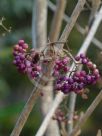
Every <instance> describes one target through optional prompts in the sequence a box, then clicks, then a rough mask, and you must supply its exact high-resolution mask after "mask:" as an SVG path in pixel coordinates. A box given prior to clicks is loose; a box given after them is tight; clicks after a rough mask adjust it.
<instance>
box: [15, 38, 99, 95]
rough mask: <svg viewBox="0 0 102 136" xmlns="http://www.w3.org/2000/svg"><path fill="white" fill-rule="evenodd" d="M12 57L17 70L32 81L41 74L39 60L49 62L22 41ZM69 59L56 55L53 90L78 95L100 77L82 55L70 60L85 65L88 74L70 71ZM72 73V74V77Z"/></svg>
mask: <svg viewBox="0 0 102 136" xmlns="http://www.w3.org/2000/svg"><path fill="white" fill-rule="evenodd" d="M13 55H14V61H13V63H14V64H15V65H16V67H17V69H18V70H19V71H20V72H22V73H25V74H28V75H29V76H30V77H31V78H33V79H36V77H38V76H39V75H40V73H41V72H42V68H41V64H40V62H41V60H42V62H43V63H44V62H46V63H48V62H49V61H48V59H47V58H46V54H44V55H43V53H42V51H41V52H38V51H36V50H34V49H31V50H28V44H26V43H25V42H24V40H19V42H18V44H17V45H15V46H14V50H13ZM50 57H51V55H50ZM52 57H53V56H52ZM48 58H49V57H48ZM44 59H45V60H44ZM71 59H72V58H71V56H70V57H68V56H67V55H66V54H65V55H64V56H63V57H61V56H59V55H57V56H56V60H55V64H54V67H53V75H54V76H55V77H56V80H57V81H56V84H55V89H56V90H58V91H62V92H63V93H64V94H67V93H69V92H71V91H73V92H75V93H80V92H81V91H82V90H83V88H85V87H86V86H87V85H90V84H95V83H96V81H97V79H98V78H99V77H100V75H99V70H98V69H97V67H96V65H95V64H93V63H92V62H91V61H90V60H89V59H88V58H87V57H86V56H85V55H84V54H80V55H79V56H77V57H75V59H72V60H73V61H75V63H77V64H83V65H85V66H86V67H87V68H88V73H86V71H84V70H82V71H77V70H76V71H70V60H71ZM68 72H69V73H70V76H66V74H67V73H68ZM73 72H74V74H73V75H72V73H73Z"/></svg>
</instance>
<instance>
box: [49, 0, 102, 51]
mask: <svg viewBox="0 0 102 136" xmlns="http://www.w3.org/2000/svg"><path fill="white" fill-rule="evenodd" d="M48 6H49V8H50V9H51V10H52V11H55V10H56V6H55V5H54V4H53V3H52V2H51V1H50V0H48ZM63 19H64V20H65V21H66V22H67V23H69V21H70V17H68V16H67V15H66V14H64V16H63ZM75 26H76V28H77V30H78V31H79V32H80V33H81V34H82V35H84V34H85V29H84V28H82V27H81V26H80V25H79V24H78V23H76V24H75ZM92 43H93V44H95V45H96V47H98V48H99V49H101V50H102V43H101V42H100V41H99V40H97V39H96V38H95V37H94V38H93V39H92Z"/></svg>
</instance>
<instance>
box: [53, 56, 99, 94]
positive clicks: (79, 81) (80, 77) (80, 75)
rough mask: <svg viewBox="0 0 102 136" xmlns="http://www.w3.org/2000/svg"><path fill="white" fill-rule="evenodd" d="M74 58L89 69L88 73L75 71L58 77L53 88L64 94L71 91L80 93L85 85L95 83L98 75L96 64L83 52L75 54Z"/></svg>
mask: <svg viewBox="0 0 102 136" xmlns="http://www.w3.org/2000/svg"><path fill="white" fill-rule="evenodd" d="M75 59H76V61H78V62H80V63H82V64H84V65H86V66H87V68H88V69H89V73H88V74H87V73H86V72H85V71H76V72H75V73H74V74H73V75H72V76H71V77H68V76H60V77H58V79H57V82H56V87H55V88H56V90H60V91H62V92H63V93H65V94H67V93H69V92H71V91H73V92H75V93H80V92H81V90H82V89H83V88H85V87H86V86H87V85H90V84H95V83H96V81H97V79H98V78H99V77H100V75H99V70H98V69H97V68H96V65H95V64H93V63H92V62H91V61H90V60H89V59H88V58H86V57H85V55H84V54H80V56H77V57H76V58H75Z"/></svg>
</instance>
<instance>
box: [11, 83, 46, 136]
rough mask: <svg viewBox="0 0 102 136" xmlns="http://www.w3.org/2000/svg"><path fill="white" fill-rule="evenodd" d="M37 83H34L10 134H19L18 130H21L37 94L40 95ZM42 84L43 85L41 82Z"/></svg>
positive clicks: (17, 135) (16, 135) (14, 135)
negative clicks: (34, 85)
mask: <svg viewBox="0 0 102 136" xmlns="http://www.w3.org/2000/svg"><path fill="white" fill-rule="evenodd" d="M38 85H39V82H38V84H36V87H35V88H34V89H33V91H32V93H31V95H30V97H29V99H28V101H27V103H26V104H25V106H24V108H23V110H22V112H21V114H20V116H19V118H18V120H17V122H16V125H15V127H14V129H13V131H12V133H11V135H10V136H19V135H20V132H21V130H22V128H23V126H24V124H25V122H26V121H27V118H28V116H29V114H30V112H31V110H32V108H33V106H34V104H35V102H36V100H37V98H38V96H39V95H40V89H39V88H38ZM42 85H43V83H42Z"/></svg>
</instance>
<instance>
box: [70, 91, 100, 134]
mask: <svg viewBox="0 0 102 136" xmlns="http://www.w3.org/2000/svg"><path fill="white" fill-rule="evenodd" d="M101 101H102V90H101V91H100V93H99V94H98V95H97V96H96V98H95V100H94V101H93V102H92V104H91V105H90V106H89V108H88V109H87V111H86V112H85V114H84V115H83V117H82V118H81V119H80V120H79V122H78V123H77V125H76V126H75V128H74V130H73V131H72V133H71V134H70V135H69V136H75V135H76V133H77V132H78V130H79V129H80V128H81V127H82V126H83V125H84V123H85V122H86V121H87V119H88V118H89V117H90V116H91V114H92V113H93V111H94V110H95V108H96V107H97V106H98V104H99V103H100V102H101Z"/></svg>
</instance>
